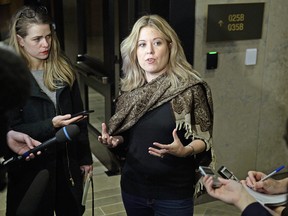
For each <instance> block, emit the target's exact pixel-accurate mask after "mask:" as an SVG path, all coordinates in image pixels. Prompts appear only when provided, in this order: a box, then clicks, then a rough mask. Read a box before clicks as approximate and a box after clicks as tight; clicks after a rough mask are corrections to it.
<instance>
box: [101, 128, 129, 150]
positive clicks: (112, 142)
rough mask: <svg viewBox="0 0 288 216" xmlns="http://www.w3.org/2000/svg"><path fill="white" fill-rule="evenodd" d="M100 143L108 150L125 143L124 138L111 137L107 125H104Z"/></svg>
mask: <svg viewBox="0 0 288 216" xmlns="http://www.w3.org/2000/svg"><path fill="white" fill-rule="evenodd" d="M98 141H99V142H100V143H102V144H103V145H106V146H107V147H108V148H115V147H116V146H118V145H119V144H121V143H123V141H124V140H123V137H122V136H110V135H109V133H108V131H107V126H106V124H105V123H102V134H101V136H98Z"/></svg>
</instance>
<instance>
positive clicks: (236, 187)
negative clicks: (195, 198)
mask: <svg viewBox="0 0 288 216" xmlns="http://www.w3.org/2000/svg"><path fill="white" fill-rule="evenodd" d="M218 180H219V181H220V183H221V184H222V185H221V186H220V187H219V188H213V187H212V185H213V177H212V176H204V177H203V184H204V186H205V188H206V190H207V193H208V194H209V195H210V196H212V197H214V198H216V199H220V200H222V201H224V202H226V203H228V204H233V205H235V206H237V207H238V208H239V209H240V210H241V211H243V210H244V209H245V208H246V207H247V206H248V205H249V204H251V203H253V202H256V200H255V198H253V197H252V196H251V195H250V194H249V193H248V192H247V191H246V189H245V188H244V187H243V185H242V184H241V183H238V182H236V181H234V180H230V179H228V180H227V179H223V178H218Z"/></svg>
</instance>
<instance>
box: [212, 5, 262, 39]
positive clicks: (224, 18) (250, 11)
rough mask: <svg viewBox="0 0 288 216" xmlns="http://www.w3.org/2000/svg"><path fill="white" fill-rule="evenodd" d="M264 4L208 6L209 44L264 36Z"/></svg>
mask: <svg viewBox="0 0 288 216" xmlns="http://www.w3.org/2000/svg"><path fill="white" fill-rule="evenodd" d="M263 14H264V3H247V4H218V5H208V17H207V38H206V41H207V42H214V41H229V40H250V39H259V38H261V36H262V24H263Z"/></svg>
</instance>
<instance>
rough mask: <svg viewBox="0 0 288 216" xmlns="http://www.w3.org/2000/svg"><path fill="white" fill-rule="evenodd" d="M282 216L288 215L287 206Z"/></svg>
mask: <svg viewBox="0 0 288 216" xmlns="http://www.w3.org/2000/svg"><path fill="white" fill-rule="evenodd" d="M281 216H288V210H287V207H286V208H284V209H283V211H282V213H281Z"/></svg>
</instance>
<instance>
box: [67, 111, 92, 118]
mask: <svg viewBox="0 0 288 216" xmlns="http://www.w3.org/2000/svg"><path fill="white" fill-rule="evenodd" d="M92 112H94V110H83V111H81V112H78V113H75V114H72V115H71V118H74V117H76V116H80V115H82V116H87V115H89V114H90V113H92Z"/></svg>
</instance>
